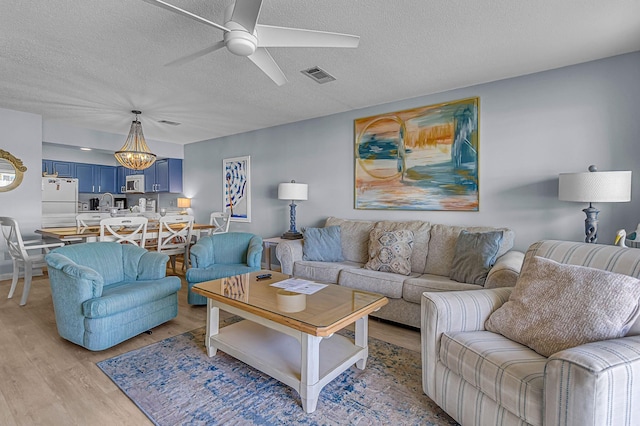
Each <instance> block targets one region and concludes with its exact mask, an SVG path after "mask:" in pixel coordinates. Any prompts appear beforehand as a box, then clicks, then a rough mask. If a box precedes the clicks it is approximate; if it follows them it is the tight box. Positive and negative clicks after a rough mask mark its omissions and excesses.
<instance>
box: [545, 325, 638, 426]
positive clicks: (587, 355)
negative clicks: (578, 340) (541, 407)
mask: <svg viewBox="0 0 640 426" xmlns="http://www.w3.org/2000/svg"><path fill="white" fill-rule="evenodd" d="M639 376H640V336H631V337H623V338H620V339H612V340H605V341H601V342H594V343H587V344H585V345H581V346H578V347H575V348H571V349H566V350H564V351H560V352H558V353H555V354H553V355H551V356H550V357H549V360H548V361H547V364H546V366H545V374H544V398H545V401H544V403H545V412H544V416H545V422H544V424H548V425H553V424H563V425H605V424H609V425H637V424H640V411H639V410H638V406H640V384H638V380H637V379H638V377H639Z"/></svg>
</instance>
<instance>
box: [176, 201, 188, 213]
mask: <svg viewBox="0 0 640 426" xmlns="http://www.w3.org/2000/svg"><path fill="white" fill-rule="evenodd" d="M178 207H179V208H181V209H184V210H182V211H181V212H180V214H187V213H188V212H187V210H186V209H189V208H191V198H178Z"/></svg>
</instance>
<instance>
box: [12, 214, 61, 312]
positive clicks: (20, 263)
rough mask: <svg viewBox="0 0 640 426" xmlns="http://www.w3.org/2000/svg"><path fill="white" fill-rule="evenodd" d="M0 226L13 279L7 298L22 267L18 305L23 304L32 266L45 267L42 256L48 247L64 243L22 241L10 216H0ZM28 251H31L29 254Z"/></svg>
mask: <svg viewBox="0 0 640 426" xmlns="http://www.w3.org/2000/svg"><path fill="white" fill-rule="evenodd" d="M0 228H2V235H3V236H4V240H5V243H6V244H7V250H8V251H9V255H10V256H11V259H12V260H13V280H12V281H11V288H10V289H9V297H7V298H8V299H11V298H12V297H13V293H14V292H15V290H16V286H17V285H18V279H19V278H20V268H22V269H24V287H23V289H22V298H21V299H20V306H24V305H26V304H27V298H28V297H29V290H31V279H32V276H33V268H41V267H45V266H46V263H45V261H44V256H45V255H46V254H47V253H48V252H49V250H50V249H52V248H56V247H62V246H64V243H48V244H43V242H42V240H28V241H24V240H23V239H22V234H21V233H20V227H19V226H18V222H17V221H16V220H15V219H14V218H11V217H0ZM29 252H31V254H30V253H29Z"/></svg>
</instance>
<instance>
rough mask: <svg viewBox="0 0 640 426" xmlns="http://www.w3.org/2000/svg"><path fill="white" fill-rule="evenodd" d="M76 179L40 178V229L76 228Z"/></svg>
mask: <svg viewBox="0 0 640 426" xmlns="http://www.w3.org/2000/svg"><path fill="white" fill-rule="evenodd" d="M77 214H78V179H70V178H48V177H43V178H42V227H43V228H55V227H64V226H76V215H77Z"/></svg>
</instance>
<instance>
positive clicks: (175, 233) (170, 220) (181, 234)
mask: <svg viewBox="0 0 640 426" xmlns="http://www.w3.org/2000/svg"><path fill="white" fill-rule="evenodd" d="M193 222H194V219H193V216H185V215H170V216H164V217H161V218H160V229H159V230H158V231H159V232H158V251H160V252H163V253H167V254H179V253H182V252H184V249H185V247H187V246H188V245H189V243H190V242H191V234H192V233H193Z"/></svg>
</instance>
